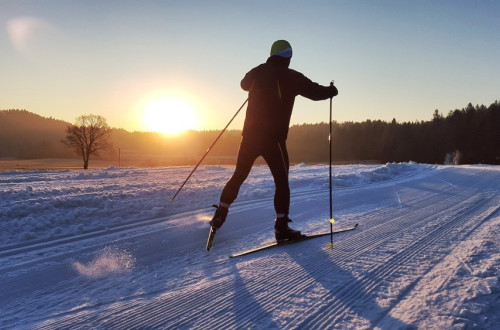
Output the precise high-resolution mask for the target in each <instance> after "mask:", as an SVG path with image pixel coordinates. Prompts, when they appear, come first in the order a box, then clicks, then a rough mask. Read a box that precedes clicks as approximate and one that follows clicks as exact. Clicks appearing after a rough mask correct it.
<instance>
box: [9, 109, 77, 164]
mask: <svg viewBox="0 0 500 330" xmlns="http://www.w3.org/2000/svg"><path fill="white" fill-rule="evenodd" d="M66 125H68V123H66V122H64V121H62V120H57V119H54V118H45V117H42V116H39V115H37V114H34V113H31V112H28V111H26V110H2V111H0V157H1V158H15V159H31V158H66V157H73V156H74V154H73V152H72V151H70V150H68V149H67V148H65V147H64V145H62V143H61V142H60V141H61V139H63V138H64V136H65V130H66Z"/></svg>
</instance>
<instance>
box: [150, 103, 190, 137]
mask: <svg viewBox="0 0 500 330" xmlns="http://www.w3.org/2000/svg"><path fill="white" fill-rule="evenodd" d="M143 121H144V126H145V129H146V130H147V131H151V132H159V133H163V134H167V135H175V134H179V133H181V132H184V131H186V130H189V129H196V128H197V125H198V122H197V118H196V113H195V110H194V109H193V107H192V106H191V105H190V104H189V103H187V102H186V101H184V100H182V99H176V98H163V99H157V100H154V101H152V102H150V103H148V104H147V105H146V106H145V107H144V109H143Z"/></svg>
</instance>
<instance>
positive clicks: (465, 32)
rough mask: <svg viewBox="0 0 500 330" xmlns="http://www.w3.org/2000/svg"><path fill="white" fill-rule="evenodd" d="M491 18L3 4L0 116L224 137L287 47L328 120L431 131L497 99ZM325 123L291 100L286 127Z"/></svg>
mask: <svg viewBox="0 0 500 330" xmlns="http://www.w3.org/2000/svg"><path fill="white" fill-rule="evenodd" d="M498 17H500V1H496V0H491V1H481V0H440V1H435V0H422V1H416V0H415V1H409V0H392V1H389V0H380V1H374V0H330V1H326V0H325V1H319V0H311V1H297V0H273V1H263V0H252V1H237V0H220V1H212V0H205V1H202V0H200V1H192V0H184V1H169V0H165V1H148V0H144V1H131V0H115V1H111V0H86V1H75V0H44V1H37V0H32V1H26V0H0V50H1V51H0V72H1V78H2V79H0V91H1V93H0V109H25V110H28V111H30V112H34V113H37V114H39V115H42V116H45V117H53V118H56V119H62V120H65V121H68V122H74V120H75V119H76V117H78V116H80V115H83V114H89V113H93V114H99V115H102V116H104V117H105V118H106V120H107V122H108V124H109V125H110V126H112V127H116V128H124V129H126V130H129V131H147V130H160V129H161V128H158V127H161V126H163V124H162V123H165V124H164V126H165V127H166V126H168V125H170V126H172V124H173V126H178V127H182V124H181V123H180V120H181V117H182V118H184V117H183V115H181V113H188V112H194V118H195V119H194V120H195V121H196V123H195V124H192V125H194V126H193V127H192V128H195V129H221V128H223V127H224V126H225V125H226V124H227V123H228V121H229V120H230V119H231V117H232V116H233V115H234V114H235V113H236V111H237V110H238V108H239V107H240V106H241V104H242V103H243V102H244V101H245V100H246V98H247V94H246V93H245V92H244V91H243V90H241V88H240V85H239V84H240V81H241V79H242V78H243V76H244V75H245V73H246V72H248V71H249V70H250V69H252V68H253V67H255V66H257V65H259V64H261V63H263V62H265V61H266V59H267V57H268V56H269V51H270V48H271V45H272V43H273V42H274V41H275V40H278V39H286V40H288V41H289V42H290V43H291V45H292V48H293V57H292V61H291V65H290V67H291V68H292V69H295V70H297V71H299V72H302V73H303V74H304V75H306V76H307V77H308V78H310V79H311V80H313V81H315V82H317V83H319V84H322V85H328V84H329V83H330V81H332V80H334V81H335V85H336V86H337V88H338V89H339V95H338V96H337V97H335V98H334V100H333V107H332V112H333V118H334V120H336V121H339V122H345V121H364V120H367V119H371V120H378V119H380V120H385V121H390V120H392V119H393V118H395V119H396V120H397V121H398V122H404V121H415V120H430V119H431V118H432V114H433V112H434V110H436V109H438V110H439V111H440V112H442V113H443V114H444V115H446V114H447V113H448V111H450V110H454V109H457V108H458V109H461V108H463V107H465V106H466V105H467V104H468V103H469V102H470V103H472V104H474V105H476V104H485V105H487V106H488V105H490V104H491V103H493V102H494V101H495V100H498V99H500V75H499V74H500V61H499V60H498V59H499V58H500V19H498ZM181 103H182V104H184V106H182V107H181V108H179V109H181V110H178V108H176V110H177V111H176V114H172V112H171V110H172V109H170V108H173V107H176V105H179V104H181ZM158 104H161V106H158ZM154 105H156V110H158V109H159V108H161V111H162V112H163V116H161V115H159V114H156V115H152V116H153V118H152V119H151V115H150V116H149V119H148V120H146V119H145V118H146V117H148V116H147V113H146V112H147V111H148V110H151V109H152V107H153V108H154V107H155V106H154ZM191 115H192V117H193V114H191ZM328 119H329V102H328V101H311V100H308V99H305V98H303V97H301V96H298V97H297V99H296V103H295V108H294V113H293V116H292V124H301V123H318V122H328ZM243 120H244V114H240V115H238V117H237V119H236V120H235V121H234V123H233V124H232V125H231V126H230V128H233V129H241V128H242V125H243ZM148 122H149V124H148ZM151 122H156V126H154V127H153V124H151Z"/></svg>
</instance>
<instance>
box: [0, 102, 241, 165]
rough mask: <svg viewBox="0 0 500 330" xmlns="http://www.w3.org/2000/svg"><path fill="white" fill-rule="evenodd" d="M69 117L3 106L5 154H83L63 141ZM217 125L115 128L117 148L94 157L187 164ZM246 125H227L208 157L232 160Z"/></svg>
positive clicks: (1, 153)
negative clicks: (173, 130) (172, 132)
mask: <svg viewBox="0 0 500 330" xmlns="http://www.w3.org/2000/svg"><path fill="white" fill-rule="evenodd" d="M69 124H70V123H68V122H65V121H62V120H58V119H54V118H46V117H43V116H40V115H38V114H35V113H32V112H29V111H26V110H17V109H11V110H0V159H1V158H3V159H39V158H77V159H78V158H80V156H79V155H78V154H76V153H75V151H74V150H71V149H68V148H67V147H66V146H65V145H63V144H62V143H61V140H62V139H64V138H65V136H66V127H67V126H68V125H69ZM218 134H219V132H218V131H204V132H197V131H190V132H186V133H184V134H181V135H180V136H177V137H167V136H164V135H162V134H160V133H152V132H133V133H131V132H128V131H126V130H124V129H113V130H112V132H111V144H112V148H111V149H110V150H107V151H102V152H100V154H99V155H96V156H92V157H91V160H90V162H92V159H106V160H117V159H118V156H119V154H120V157H121V161H122V165H124V166H165V165H187V164H193V163H195V162H197V161H198V160H199V157H200V155H202V154H203V153H204V152H205V151H206V149H207V148H208V146H209V145H210V143H212V142H213V140H214V139H215V137H216V136H217V135H218ZM240 139H241V131H231V130H230V131H227V132H226V133H225V134H224V136H223V137H222V138H221V139H220V141H219V142H218V143H217V145H216V147H215V148H213V150H212V151H211V152H210V156H209V157H207V163H212V164H231V163H233V162H234V158H235V156H236V153H237V151H238V146H239V141H240Z"/></svg>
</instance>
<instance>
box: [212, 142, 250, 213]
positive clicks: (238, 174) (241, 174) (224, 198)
mask: <svg viewBox="0 0 500 330" xmlns="http://www.w3.org/2000/svg"><path fill="white" fill-rule="evenodd" d="M258 156H259V152H258V148H257V147H256V146H255V145H254V144H253V143H251V142H249V141H248V140H245V139H243V140H242V141H241V145H240V150H239V151H238V158H237V161H236V168H235V170H234V173H233V175H232V176H231V179H229V181H228V182H227V183H226V186H225V187H224V189H223V190H222V194H221V197H220V201H221V202H222V203H225V204H227V205H231V204H232V203H233V202H234V200H235V199H236V197H238V193H239V191H240V187H241V185H242V184H243V182H245V180H246V178H247V177H248V174H250V170H251V169H252V166H253V163H254V162H255V160H256V159H257V157H258Z"/></svg>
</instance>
